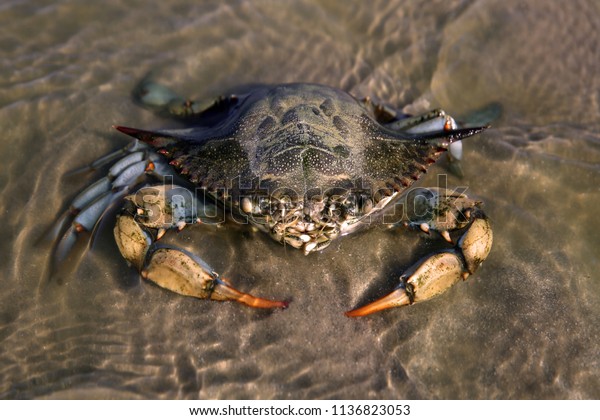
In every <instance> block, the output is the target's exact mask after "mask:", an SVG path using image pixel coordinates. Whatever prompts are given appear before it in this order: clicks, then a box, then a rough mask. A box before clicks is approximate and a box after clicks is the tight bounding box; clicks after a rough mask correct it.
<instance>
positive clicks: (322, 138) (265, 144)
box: [117, 84, 480, 253]
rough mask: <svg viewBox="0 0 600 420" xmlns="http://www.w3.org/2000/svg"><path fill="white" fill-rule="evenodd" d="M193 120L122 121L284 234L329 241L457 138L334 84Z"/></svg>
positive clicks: (254, 95)
mask: <svg viewBox="0 0 600 420" xmlns="http://www.w3.org/2000/svg"><path fill="white" fill-rule="evenodd" d="M193 123H194V124H193V125H192V126H191V127H190V126H188V128H183V129H171V130H160V131H145V130H138V129H133V128H127V127H117V129H119V130H120V131H122V132H124V133H126V134H129V135H131V136H134V137H136V138H138V139H140V140H142V141H144V142H146V143H148V144H150V145H152V146H154V147H155V148H156V149H157V150H158V152H159V153H161V154H163V155H165V156H166V157H168V158H169V159H170V163H171V165H173V166H174V167H175V168H177V170H178V171H179V173H180V174H181V175H183V176H184V177H186V178H187V179H189V180H190V181H191V182H192V183H194V184H195V185H197V186H198V187H199V188H202V189H204V190H206V191H207V192H208V193H209V194H210V195H211V196H212V197H213V198H215V199H216V200H218V201H220V202H222V203H224V204H225V205H226V206H228V207H231V208H232V209H234V210H235V211H236V212H238V213H239V214H241V215H244V216H245V217H246V218H247V220H248V222H249V223H252V224H254V225H255V226H257V227H259V228H260V229H261V230H264V231H266V232H268V233H270V234H271V236H272V237H273V238H274V239H276V240H277V241H280V242H284V243H287V244H290V245H292V246H294V247H296V248H302V249H303V250H304V252H305V253H309V252H311V251H314V250H319V249H323V248H325V247H326V246H328V245H329V243H330V242H331V240H333V239H335V238H336V237H337V236H339V235H343V234H346V233H349V232H350V231H353V230H355V229H356V228H357V227H359V226H361V223H360V222H361V221H364V220H367V218H369V217H370V216H372V215H374V214H376V213H378V212H380V211H381V210H382V209H383V208H384V207H386V206H387V205H388V204H389V203H390V202H392V201H394V200H395V199H397V198H399V197H400V196H401V195H402V193H403V192H404V191H405V190H406V189H407V188H408V187H409V186H410V185H411V184H413V182H415V181H416V180H418V179H419V177H420V176H421V175H422V174H423V173H424V172H426V170H427V167H428V166H429V165H431V164H433V163H435V161H436V160H437V159H438V157H439V156H440V154H441V153H442V152H444V151H445V150H447V147H448V146H449V144H450V143H451V142H452V141H453V140H458V139H460V138H463V137H467V136H470V135H472V134H475V133H476V132H477V131H480V129H462V130H450V131H448V130H446V131H444V130H440V131H438V132H428V133H427V134H415V133H409V132H408V131H399V130H394V129H392V128H390V127H391V126H386V125H385V123H384V122H382V121H378V119H377V116H376V115H375V112H374V111H373V108H372V107H369V106H368V103H367V102H360V101H358V100H357V99H355V98H354V97H352V96H351V95H350V94H348V93H346V92H344V91H341V90H338V89H334V88H331V87H327V86H321V85H312V84H288V85H278V86H268V87H267V86H266V87H261V88H258V89H254V90H252V92H251V93H249V94H246V95H240V96H235V97H233V96H232V97H230V98H228V99H226V100H221V101H220V102H217V103H215V105H214V106H213V107H212V108H209V109H208V110H207V111H206V112H204V113H202V114H200V115H199V116H198V117H196V118H195V119H194V121H193Z"/></svg>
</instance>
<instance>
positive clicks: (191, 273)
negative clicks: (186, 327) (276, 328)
mask: <svg viewBox="0 0 600 420" xmlns="http://www.w3.org/2000/svg"><path fill="white" fill-rule="evenodd" d="M141 274H142V277H144V278H145V279H148V280H151V281H153V282H154V283H156V284H158V285H159V286H161V287H164V288H165V289H169V290H171V291H173V292H175V293H179V294H181V295H186V296H193V297H197V298H200V299H212V300H220V301H224V300H235V301H237V302H240V303H243V304H244V305H247V306H250V307H253V308H265V309H273V308H282V309H285V308H287V306H288V302H286V301H277V300H269V299H263V298H260V297H256V296H252V295H250V294H247V293H243V292H240V291H239V290H237V289H235V288H233V287H232V286H231V285H229V284H228V282H227V281H226V280H223V279H221V278H220V277H219V275H218V274H217V273H215V272H214V271H213V270H212V269H211V268H210V266H208V264H206V263H205V262H204V261H203V260H202V259H200V258H199V257H197V256H194V255H193V254H190V253H189V252H187V251H185V250H183V249H178V248H172V247H167V246H164V247H158V249H156V250H155V251H154V252H153V253H151V256H150V257H149V261H148V262H147V264H146V266H145V268H144V269H142V271H141Z"/></svg>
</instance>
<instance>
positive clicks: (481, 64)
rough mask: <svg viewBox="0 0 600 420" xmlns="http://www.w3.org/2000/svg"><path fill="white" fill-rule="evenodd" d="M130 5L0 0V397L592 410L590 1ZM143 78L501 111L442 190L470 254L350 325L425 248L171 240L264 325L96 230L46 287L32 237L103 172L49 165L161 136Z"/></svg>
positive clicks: (594, 46)
mask: <svg viewBox="0 0 600 420" xmlns="http://www.w3.org/2000/svg"><path fill="white" fill-rule="evenodd" d="M132 4H133V3H132V2H129V1H128V2H125V1H118V0H110V1H106V2H102V3H97V4H95V3H94V4H93V5H90V4H89V3H88V2H82V1H74V0H71V1H59V2H56V1H52V2H51V1H47V2H45V1H5V2H3V4H2V6H0V51H2V52H1V53H0V92H1V95H0V127H1V128H2V132H3V133H4V134H3V141H1V142H0V154H1V155H2V162H3V163H2V165H1V170H0V187H1V194H2V199H1V200H0V214H2V215H3V222H4V223H3V228H2V232H3V241H2V242H1V243H0V254H1V255H3V258H2V259H1V260H0V284H1V285H2V287H1V288H0V302H1V306H0V342H1V345H0V397H2V398H98V397H99V398H107V397H110V398H229V399H231V398H387V399H396V398H594V399H597V398H600V391H599V390H600V379H599V378H600V362H599V360H600V349H599V346H598V343H599V342H600V278H599V275H598V273H599V271H600V270H599V269H600V264H599V259H598V250H599V249H600V236H599V235H598V228H599V227H600V226H599V225H600V224H599V223H598V220H597V209H598V208H599V207H600V194H599V192H600V187H599V185H600V123H599V122H598V121H599V120H598V116H599V115H600V109H599V107H600V76H599V75H598V71H597V70H598V69H597V66H598V63H600V48H599V41H598V37H597V33H598V32H599V29H600V6H599V3H598V2H596V1H593V0H590V1H577V2H569V4H568V5H567V4H566V3H563V2H553V3H550V4H548V3H546V2H542V1H532V2H527V3H526V4H525V3H522V2H518V1H508V2H507V1H505V0H503V1H499V0H497V1H484V0H481V1H475V2H464V1H437V2H436V1H422V2H417V1H411V2H401V1H397V2H390V1H381V2H379V4H376V5H375V6H372V3H371V2H368V3H367V2H361V1H355V2H333V1H330V2H327V1H323V2H319V1H298V2H290V3H286V6H282V3H280V2H269V1H254V2H247V1H240V2H233V1H232V2H229V3H224V2H220V1H219V2H217V1H215V2H203V3H202V4H201V5H193V6H192V5H190V4H188V2H184V1H169V2H157V4H155V5H154V6H153V7H147V6H145V3H144V2H139V4H137V5H136V6H132ZM151 70H153V71H155V72H156V75H157V78H158V79H159V80H161V81H163V82H166V83H168V84H169V85H170V86H172V87H174V88H175V89H177V90H179V91H181V92H186V93H188V94H189V96H191V97H195V98H205V99H206V100H209V99H210V98H213V97H215V96H218V95H219V94H221V93H223V92H224V91H228V90H231V89H232V88H234V87H235V86H237V85H240V84H248V83H280V82H299V81H302V82H317V83H322V84H328V85H332V86H336V87H341V88H344V89H347V90H349V91H351V92H352V93H354V94H355V95H357V96H365V95H369V96H371V97H373V98H377V99H379V100H382V101H385V102H387V103H390V104H392V105H394V106H398V107H402V106H404V105H407V104H412V106H411V107H409V108H407V109H408V110H414V109H420V108H424V107H428V106H430V107H437V106H441V107H443V108H444V109H446V110H447V111H448V112H450V113H451V114H453V115H455V114H456V115H458V116H465V115H468V114H469V112H470V111H472V110H475V109H478V108H481V107H482V106H485V105H486V104H488V103H491V102H498V103H500V104H501V105H502V107H503V110H504V112H503V114H502V117H501V118H500V119H498V120H497V121H495V122H494V124H493V128H492V129H490V130H488V131H486V132H485V133H484V134H482V135H479V136H477V137H476V138H473V139H470V140H469V141H467V142H465V158H464V163H463V171H464V178H463V179H458V178H457V177H455V176H453V175H450V176H449V177H448V180H449V183H450V184H451V185H461V186H466V187H468V192H469V194H471V195H473V196H475V197H478V198H480V199H482V200H484V201H485V209H486V212H487V214H488V215H489V216H490V218H491V220H492V223H493V227H494V235H495V236H494V239H495V242H494V247H493V250H492V253H491V254H490V256H489V258H488V260H486V262H485V264H484V265H483V266H482V267H481V268H480V270H479V271H478V272H477V274H476V275H475V276H472V277H471V278H470V279H469V280H468V281H467V282H465V283H462V284H459V285H457V286H455V287H454V288H453V289H451V290H450V291H449V292H448V293H446V294H445V295H443V296H441V297H440V298H438V299H434V300H432V301H429V302H426V303H422V304H419V305H415V306H412V307H409V308H404V309H399V310H390V311H387V312H384V313H381V314H377V315H373V316H371V317H369V318H366V319H358V320H357V319H348V318H346V317H344V315H343V312H344V311H345V310H348V309H351V308H353V307H356V306H358V305H359V304H362V303H365V302H367V301H369V300H371V299H373V298H374V297H376V296H379V295H381V294H382V293H383V292H385V291H389V290H390V289H391V288H392V287H393V285H394V282H395V280H394V279H395V278H397V277H398V275H399V274H400V273H401V272H402V270H403V269H404V268H406V267H407V266H408V265H410V263H411V261H413V260H414V259H416V258H418V257H419V256H420V255H421V254H422V253H423V252H424V251H423V243H424V242H427V241H425V240H423V238H420V237H418V235H414V234H412V233H410V232H405V231H402V230H397V231H395V230H383V229H374V230H371V231H368V232H365V233H361V234H359V235H357V236H356V237H354V238H352V237H350V238H344V239H342V240H340V241H338V242H337V243H336V244H334V245H332V246H331V247H329V248H328V249H326V250H325V251H323V252H322V253H320V254H317V255H311V256H309V257H304V256H303V255H301V253H299V252H297V251H294V250H290V249H285V248H283V247H281V246H279V245H277V244H275V243H272V241H271V240H269V239H268V238H265V237H263V236H262V235H260V234H252V233H248V232H244V231H243V230H241V229H239V228H236V227H232V228H222V229H212V228H206V229H188V230H186V231H184V232H182V233H181V234H180V235H179V236H180V237H181V239H182V240H183V241H185V243H186V244H188V245H189V246H190V248H191V249H194V250H196V252H198V253H199V254H201V255H202V256H203V257H204V258H205V259H206V260H208V261H210V262H211V263H212V264H213V265H214V266H215V269H216V270H217V271H218V272H219V273H221V274H222V275H223V276H224V277H226V278H230V279H232V280H233V281H234V282H235V283H236V284H237V285H238V286H239V287H240V288H243V289H244V290H248V291H250V292H253V293H256V294H260V295H262V296H272V297H293V303H292V305H291V306H290V308H289V309H288V310H286V311H283V312H274V313H271V314H267V313H264V312H261V311H254V310H251V309H248V308H245V307H242V306H240V305H235V304H229V303H222V304H219V303H215V302H204V301H198V300H196V299H192V298H185V297H180V296H177V295H174V294H172V293H169V292H166V291H163V290H161V289H159V288H158V287H155V286H153V285H150V284H147V283H142V282H140V281H139V279H138V277H137V275H136V274H135V273H134V272H133V271H132V270H130V269H129V268H128V267H127V266H126V264H125V263H124V262H123V260H122V259H121V258H120V256H119V254H118V251H117V249H116V247H115V245H114V243H113V242H112V239H111V236H112V234H111V230H112V229H111V228H110V227H108V226H107V227H106V229H105V231H104V232H103V233H101V235H100V239H99V241H98V243H97V244H96V246H95V247H94V249H93V250H92V251H91V252H88V253H86V254H85V256H84V258H83V260H82V261H81V263H80V265H79V267H78V269H77V270H76V271H75V272H74V273H72V274H71V275H69V276H68V278H66V279H64V281H63V282H60V283H59V282H56V281H53V282H48V281H47V280H46V277H45V276H46V274H47V268H48V265H49V261H50V255H49V249H48V248H47V247H44V246H36V245H35V243H36V241H37V240H38V239H39V238H40V237H41V236H42V235H43V233H44V231H45V230H46V229H47V228H48V227H49V226H50V225H51V224H52V222H53V221H54V220H55V219H56V217H57V216H58V215H59V214H60V213H61V212H62V211H64V210H65V208H66V207H67V206H68V202H69V200H70V199H72V198H73V197H74V196H75V195H76V194H77V192H78V191H80V190H81V189H82V188H84V187H85V186H86V185H88V184H89V183H90V182H92V181H93V180H94V179H97V178H99V177H101V176H102V174H101V173H94V174H89V175H85V176H77V177H64V176H63V175H64V174H65V173H66V172H67V171H69V170H72V169H74V168H78V167H81V166H82V165H85V164H88V163H90V162H92V161H93V160H94V159H96V158H97V157H99V156H102V155H103V154H106V153H108V152H109V151H111V150H114V149H116V148H118V147H121V146H123V145H124V144H125V141H126V140H125V139H124V136H122V135H120V134H118V133H116V132H115V131H114V130H112V129H111V128H110V127H111V125H113V124H126V125H130V126H137V127H148V128H159V127H162V126H165V125H168V122H167V121H164V120H160V119H158V118H157V117H156V116H154V115H152V114H151V113H149V112H147V111H144V110H143V109H141V108H139V107H137V106H135V105H134V104H133V103H132V102H131V100H130V98H129V93H130V91H131V89H132V87H133V86H134V85H135V83H136V82H137V81H139V80H140V79H141V78H142V77H143V76H144V75H145V74H146V73H147V72H149V71H151ZM440 171H443V168H438V169H436V170H433V171H431V173H430V175H428V177H427V179H426V180H425V181H424V182H425V183H426V184H427V183H428V184H432V183H433V182H434V181H435V174H436V173H438V172H440ZM219 261H220V262H219Z"/></svg>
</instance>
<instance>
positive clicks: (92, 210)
mask: <svg viewBox="0 0 600 420" xmlns="http://www.w3.org/2000/svg"><path fill="white" fill-rule="evenodd" d="M139 144H140V145H143V143H139ZM131 150H141V151H134V152H133V153H131V154H128V155H126V156H124V157H122V158H121V159H119V160H118V161H117V162H115V163H114V164H113V165H112V166H111V168H110V169H109V171H108V175H107V176H106V177H104V178H101V179H100V180H98V181H96V182H95V183H94V184H92V185H90V186H89V187H87V188H86V189H85V190H83V191H82V192H81V193H79V194H78V195H77V196H76V197H75V198H74V199H73V201H72V203H71V205H70V207H69V209H68V210H67V211H66V212H65V213H64V214H63V215H62V216H61V217H60V218H59V220H58V221H57V222H56V223H55V224H54V226H53V227H52V228H51V229H50V230H49V232H48V233H47V234H46V238H48V239H49V240H51V241H55V242H56V246H55V248H54V252H53V261H54V263H55V264H60V263H61V262H62V261H64V260H65V259H66V258H67V257H68V255H69V254H70V252H71V250H72V249H73V247H74V245H75V243H76V242H77V237H78V236H79V234H81V233H82V232H90V231H93V229H94V227H95V226H97V224H98V223H99V222H100V220H101V219H102V217H103V215H104V214H105V212H106V210H107V209H108V208H110V206H111V205H112V204H113V203H115V202H116V201H118V200H119V199H121V198H122V197H123V196H124V195H125V194H126V193H127V191H128V190H129V189H130V188H131V187H132V186H133V185H135V184H136V183H138V182H140V179H141V177H144V176H146V175H148V174H156V175H159V176H165V175H170V174H172V171H171V170H170V169H169V168H168V166H167V167H165V166H164V165H161V164H154V160H157V159H159V156H158V155H156V154H155V153H153V152H150V151H149V150H148V148H147V147H146V146H145V145H144V146H143V147H140V146H137V141H136V142H134V144H133V145H131V146H128V147H127V148H124V149H122V150H120V151H118V152H114V153H111V154H109V155H107V156H105V157H104V158H101V159H99V160H97V161H96V162H95V163H94V164H92V166H91V167H90V168H92V169H93V167H94V165H95V164H96V163H98V162H101V163H102V164H105V163H107V162H108V158H114V157H115V156H122V155H123V154H124V153H127V151H131ZM67 225H68V227H67ZM65 228H66V229H65ZM58 238H60V239H58Z"/></svg>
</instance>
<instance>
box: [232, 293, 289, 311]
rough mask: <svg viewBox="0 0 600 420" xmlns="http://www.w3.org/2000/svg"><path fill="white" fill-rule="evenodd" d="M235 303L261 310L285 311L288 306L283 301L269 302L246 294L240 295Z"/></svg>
mask: <svg viewBox="0 0 600 420" xmlns="http://www.w3.org/2000/svg"><path fill="white" fill-rule="evenodd" d="M235 300H236V301H237V302H240V303H243V304H244V305H248V306H250V307H252V308H261V309H276V308H281V309H287V307H288V306H289V302H288V301H285V300H269V299H263V298H259V297H256V296H252V295H248V294H246V293H244V294H242V295H241V296H240V297H238V298H237V299H235Z"/></svg>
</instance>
